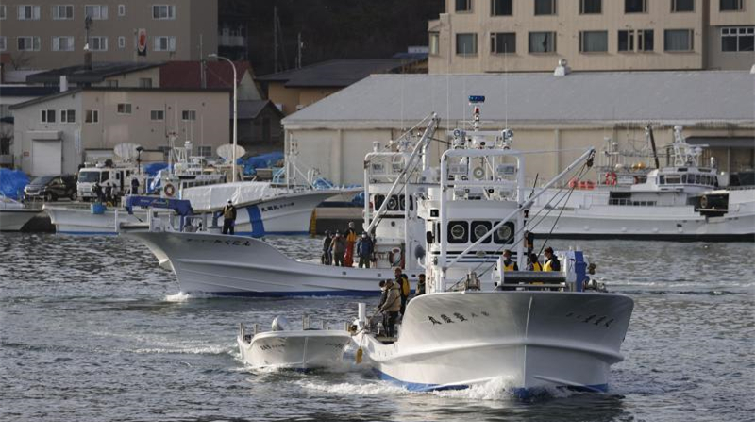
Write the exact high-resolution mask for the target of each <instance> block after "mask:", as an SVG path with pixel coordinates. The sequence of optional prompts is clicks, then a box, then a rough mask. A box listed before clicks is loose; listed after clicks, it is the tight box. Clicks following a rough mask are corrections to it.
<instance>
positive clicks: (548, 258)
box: [543, 246, 561, 271]
mask: <svg viewBox="0 0 755 422" xmlns="http://www.w3.org/2000/svg"><path fill="white" fill-rule="evenodd" d="M543 271H561V261H559V260H558V258H557V257H556V255H554V254H553V248H551V247H550V246H548V247H547V248H545V265H543Z"/></svg>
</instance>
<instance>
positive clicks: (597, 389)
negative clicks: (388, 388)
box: [374, 368, 608, 399]
mask: <svg viewBox="0 0 755 422" xmlns="http://www.w3.org/2000/svg"><path fill="white" fill-rule="evenodd" d="M374 371H375V373H376V374H377V376H378V377H379V378H380V379H382V380H385V381H389V382H391V383H393V384H397V385H399V386H401V387H403V388H405V389H407V390H409V391H414V392H420V393H428V392H432V391H449V390H466V389H468V388H469V386H468V385H463V384H459V385H441V384H423V383H416V382H408V381H402V380H400V379H398V378H394V377H392V376H390V375H388V374H386V373H384V372H381V371H380V370H379V369H377V368H374ZM559 388H564V389H567V390H569V391H575V392H582V393H607V392H608V384H597V385H588V386H586V387H575V386H562V387H559ZM547 394H548V391H547V390H545V389H541V388H513V389H511V395H513V396H515V397H518V398H521V399H526V398H529V397H534V396H539V395H547Z"/></svg>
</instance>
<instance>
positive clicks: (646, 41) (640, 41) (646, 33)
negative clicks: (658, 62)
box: [637, 29, 654, 51]
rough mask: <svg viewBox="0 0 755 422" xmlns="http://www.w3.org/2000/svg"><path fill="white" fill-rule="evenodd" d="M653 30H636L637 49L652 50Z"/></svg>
mask: <svg viewBox="0 0 755 422" xmlns="http://www.w3.org/2000/svg"><path fill="white" fill-rule="evenodd" d="M653 38H654V37H653V30H652V29H638V30H637V51H653Z"/></svg>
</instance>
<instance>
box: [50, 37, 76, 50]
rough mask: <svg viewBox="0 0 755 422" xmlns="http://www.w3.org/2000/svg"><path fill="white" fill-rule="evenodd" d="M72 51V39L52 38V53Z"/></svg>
mask: <svg viewBox="0 0 755 422" xmlns="http://www.w3.org/2000/svg"><path fill="white" fill-rule="evenodd" d="M73 50H74V47H73V37H52V51H73Z"/></svg>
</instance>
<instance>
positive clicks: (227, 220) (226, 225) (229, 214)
mask: <svg viewBox="0 0 755 422" xmlns="http://www.w3.org/2000/svg"><path fill="white" fill-rule="evenodd" d="M235 226H236V207H234V206H233V203H231V200H230V199H229V200H228V204H226V206H225V208H223V234H231V235H232V234H233V233H234V227H235Z"/></svg>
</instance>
